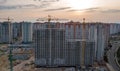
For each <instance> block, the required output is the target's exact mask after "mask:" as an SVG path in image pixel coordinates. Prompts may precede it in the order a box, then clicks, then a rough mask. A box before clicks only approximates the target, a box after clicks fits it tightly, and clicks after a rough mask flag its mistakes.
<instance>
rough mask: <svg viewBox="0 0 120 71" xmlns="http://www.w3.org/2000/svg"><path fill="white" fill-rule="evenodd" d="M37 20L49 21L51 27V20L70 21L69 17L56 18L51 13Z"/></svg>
mask: <svg viewBox="0 0 120 71" xmlns="http://www.w3.org/2000/svg"><path fill="white" fill-rule="evenodd" d="M36 21H47V22H48V24H49V28H50V22H51V21H56V22H58V21H69V20H68V19H60V18H55V17H53V16H51V15H48V16H47V17H43V18H38V19H37V20H36Z"/></svg>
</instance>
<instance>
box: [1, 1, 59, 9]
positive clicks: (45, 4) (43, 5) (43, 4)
mask: <svg viewBox="0 0 120 71" xmlns="http://www.w3.org/2000/svg"><path fill="white" fill-rule="evenodd" d="M6 1H7V0H0V3H3V2H6ZM11 1H12V0H11ZM33 1H36V2H37V1H38V2H39V5H36V4H33V3H31V4H24V5H23V4H20V5H0V10H5V9H7V10H9V9H24V8H46V7H49V6H50V5H51V4H53V3H55V2H58V1H59V0H33Z"/></svg>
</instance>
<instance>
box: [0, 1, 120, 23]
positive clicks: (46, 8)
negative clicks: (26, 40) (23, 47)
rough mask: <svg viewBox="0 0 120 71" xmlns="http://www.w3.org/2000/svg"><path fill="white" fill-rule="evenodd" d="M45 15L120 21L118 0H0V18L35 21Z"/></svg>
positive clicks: (75, 19) (90, 20) (119, 2)
mask: <svg viewBox="0 0 120 71" xmlns="http://www.w3.org/2000/svg"><path fill="white" fill-rule="evenodd" d="M47 15H51V16H54V17H56V18H65V19H70V20H74V21H82V18H86V21H88V22H119V23H120V0H0V18H6V17H10V18H13V19H14V21H36V19H37V18H42V17H46V16H47ZM0 21H1V20H0Z"/></svg>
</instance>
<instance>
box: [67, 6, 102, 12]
mask: <svg viewBox="0 0 120 71" xmlns="http://www.w3.org/2000/svg"><path fill="white" fill-rule="evenodd" d="M98 9H100V8H99V7H93V8H86V9H78V10H76V9H69V10H67V12H74V11H84V12H94V11H97V10H98Z"/></svg>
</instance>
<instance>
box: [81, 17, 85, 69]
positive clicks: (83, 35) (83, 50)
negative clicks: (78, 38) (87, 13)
mask: <svg viewBox="0 0 120 71" xmlns="http://www.w3.org/2000/svg"><path fill="white" fill-rule="evenodd" d="M82 25H83V26H82V64H81V65H82V66H83V67H84V62H85V38H86V34H85V29H86V24H85V18H83V24H82Z"/></svg>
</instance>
